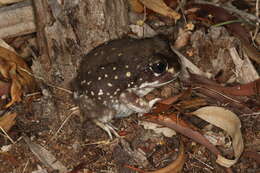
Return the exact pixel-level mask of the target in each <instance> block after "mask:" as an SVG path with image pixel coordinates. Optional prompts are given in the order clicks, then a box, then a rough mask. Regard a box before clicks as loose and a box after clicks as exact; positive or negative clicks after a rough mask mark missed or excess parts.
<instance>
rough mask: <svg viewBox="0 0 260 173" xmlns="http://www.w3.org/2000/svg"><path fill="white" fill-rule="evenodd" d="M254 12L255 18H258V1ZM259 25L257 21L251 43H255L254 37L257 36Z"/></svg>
mask: <svg viewBox="0 0 260 173" xmlns="http://www.w3.org/2000/svg"><path fill="white" fill-rule="evenodd" d="M255 10H256V12H255V16H256V17H257V18H258V17H259V0H256V4H255ZM259 23H260V22H259V21H257V22H256V27H255V33H254V35H253V39H252V40H253V42H254V41H255V39H256V36H257V34H258V32H259Z"/></svg>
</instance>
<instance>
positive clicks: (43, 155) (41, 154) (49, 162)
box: [23, 136, 67, 172]
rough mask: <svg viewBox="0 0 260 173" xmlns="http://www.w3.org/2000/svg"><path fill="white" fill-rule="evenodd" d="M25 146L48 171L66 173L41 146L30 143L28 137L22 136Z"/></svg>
mask: <svg viewBox="0 0 260 173" xmlns="http://www.w3.org/2000/svg"><path fill="white" fill-rule="evenodd" d="M23 139H24V140H25V142H26V144H27V145H28V146H29V148H30V150H31V151H32V152H33V154H34V155H35V156H36V157H37V158H38V159H39V160H40V161H41V163H42V164H44V166H46V167H47V168H49V169H50V170H52V171H53V170H59V172H67V168H66V167H65V166H64V165H63V164H62V163H61V162H60V161H59V160H57V159H56V157H55V156H54V155H53V154H52V153H51V152H50V151H48V150H46V149H45V148H43V147H42V146H40V145H38V144H36V143H34V142H32V141H31V140H30V139H29V138H28V137H26V136H24V137H23Z"/></svg>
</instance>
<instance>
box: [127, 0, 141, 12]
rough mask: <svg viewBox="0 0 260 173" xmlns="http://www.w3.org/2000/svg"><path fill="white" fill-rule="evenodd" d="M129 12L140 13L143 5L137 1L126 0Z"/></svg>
mask: <svg viewBox="0 0 260 173" xmlns="http://www.w3.org/2000/svg"><path fill="white" fill-rule="evenodd" d="M128 2H129V4H130V7H131V10H132V11H133V12H136V13H142V12H143V11H144V5H143V4H142V3H141V2H140V1H139V0H128Z"/></svg>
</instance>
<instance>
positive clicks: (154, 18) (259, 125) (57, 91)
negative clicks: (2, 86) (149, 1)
mask: <svg viewBox="0 0 260 173" xmlns="http://www.w3.org/2000/svg"><path fill="white" fill-rule="evenodd" d="M223 2H224V1H223ZM235 2H238V1H235ZM243 2H244V3H245V4H247V5H248V8H247V9H246V10H245V11H246V12H247V13H249V14H252V15H255V4H256V1H250V0H244V1H243ZM257 2H258V1H257ZM258 3H259V2H258ZM172 6H176V4H175V5H174V4H172ZM243 7H245V5H244V6H243ZM241 10H244V9H241ZM214 15H215V14H214ZM140 16H141V18H143V13H142V14H140V15H139V17H138V19H139V18H140ZM214 17H215V16H214ZM133 18H134V17H133ZM201 18H202V17H201V16H196V17H194V18H193V19H194V21H193V25H194V26H191V27H194V28H193V29H191V30H185V28H187V27H189V26H187V23H185V22H184V19H181V22H179V23H178V24H176V25H174V24H173V23H174V22H173V20H170V19H169V18H167V17H163V16H161V15H158V14H156V13H154V12H152V11H148V14H147V19H146V21H145V23H146V24H147V25H148V26H149V28H151V29H152V30H153V31H154V32H157V33H166V35H167V37H168V39H170V40H171V41H172V42H171V44H172V45H174V46H176V44H178V45H179V46H180V48H179V49H178V50H179V51H180V52H182V54H183V55H185V56H187V57H189V59H190V61H191V62H192V63H193V64H195V65H196V66H198V67H199V69H201V70H202V71H203V74H206V75H207V74H211V77H210V80H211V81H214V85H211V84H212V83H206V85H207V86H209V88H210V86H211V87H212V88H210V89H216V90H217V88H213V86H218V87H219V88H220V86H237V85H239V84H240V83H239V81H238V80H237V79H238V77H237V76H239V75H237V74H235V72H234V71H236V70H237V69H236V63H234V62H233V59H232V58H233V57H232V55H230V52H229V51H230V50H231V49H232V48H236V50H237V52H238V54H239V55H241V56H242V55H244V54H243V53H241V52H242V51H243V49H244V41H241V40H243V39H241V37H243V36H237V33H234V31H233V30H232V29H230V28H228V27H226V26H225V25H223V26H220V27H211V28H210V27H209V25H211V23H210V24H209V23H208V22H209V21H208V19H201ZM258 18H259V17H258ZM196 19H199V20H196ZM186 20H189V21H192V20H191V18H187V19H186ZM191 23H192V22H191ZM217 23H220V22H217ZM258 24H259V23H258ZM161 25H162V26H161ZM173 25H174V27H173ZM244 27H245V28H246V29H248V30H249V31H250V32H253V31H254V29H255V27H257V26H255V25H249V24H248V25H246V24H244ZM258 28H259V25H258ZM180 30H182V31H180ZM230 30H231V32H230ZM232 32H233V33H232ZM146 34H148V35H149V34H152V32H151V31H147V33H146ZM132 35H135V36H136V35H138V33H134V32H133V31H132V32H130V33H129V36H132ZM185 35H188V38H186V36H185ZM181 36H182V39H181V40H182V41H183V40H186V41H183V42H177V41H176V40H178V38H180V37H181ZM35 38H36V34H35V33H34V34H28V35H25V36H19V37H17V38H11V39H10V38H8V39H5V41H6V42H7V43H8V44H10V45H11V46H13V47H14V48H15V49H16V51H17V52H18V54H23V53H24V52H26V51H25V49H26V48H28V47H30V48H32V49H33V50H34V52H37V49H38V48H37V46H36V43H35ZM258 38H260V34H259V33H258ZM20 42H22V43H23V44H20ZM18 43H19V44H18ZM255 45H256V48H257V47H258V49H257V50H258V54H257V55H259V47H260V41H259V42H257V41H255ZM34 46H36V47H34ZM32 49H30V50H32ZM258 58H259V56H258ZM25 61H26V62H27V64H28V65H29V66H31V65H32V62H33V60H32V58H27V59H25ZM251 61H252V64H251V65H252V67H251V66H250V67H248V68H250V69H251V68H253V69H255V72H256V74H257V73H258V74H259V72H260V64H259V63H258V62H256V61H255V60H252V59H251ZM246 72H247V71H246ZM2 76H3V75H2ZM247 76H251V73H249V72H248V73H246V74H243V75H241V76H239V77H240V80H245V78H246V77H247ZM246 79H247V78H246ZM258 79H259V77H258ZM258 79H248V80H251V81H257V80H258ZM258 81H259V80H258ZM36 83H37V85H38V90H37V91H35V92H34V93H33V95H32V94H28V93H27V94H24V97H23V99H22V101H21V102H19V103H15V104H14V105H13V106H11V107H10V108H8V109H2V110H1V114H2V115H3V114H5V113H6V112H16V113H17V117H16V120H15V123H14V125H13V126H12V128H11V129H10V130H9V131H8V132H7V133H8V135H6V134H4V133H3V132H2V133H1V136H0V148H1V151H0V173H56V172H57V173H58V172H64V173H65V172H66V173H92V172H93V173H94V172H97V173H101V172H106V173H134V172H140V173H144V172H149V171H155V173H163V171H162V172H160V168H163V167H166V166H167V165H169V164H171V163H172V162H174V160H176V158H178V155H179V153H180V148H181V147H180V146H181V145H182V143H183V144H184V153H185V154H184V155H185V160H184V165H183V169H182V172H184V173H190V172H194V173H210V172H212V173H213V172H214V173H221V172H232V171H233V172H241V173H257V172H260V162H259V152H260V118H259V116H260V114H259V110H260V102H259V100H260V99H259V91H260V87H259V82H258V83H256V87H255V88H256V90H257V91H256V92H255V93H253V94H251V95H247V96H241V97H240V96H239V97H232V99H231V101H230V100H229V101H227V100H225V99H226V98H227V97H229V96H230V95H228V94H230V93H231V92H229V93H228V94H227V93H226V92H224V90H217V91H218V92H220V91H223V93H221V94H220V95H221V96H222V97H223V98H222V97H221V98H220V97H218V96H216V95H214V94H213V95H212V94H209V93H207V92H206V89H203V87H202V86H205V85H204V84H205V83H203V80H199V79H198V80H196V79H195V78H192V77H183V78H181V79H178V81H175V82H174V83H171V84H169V85H167V86H164V87H162V88H159V89H156V90H154V91H153V92H152V93H150V94H148V95H147V96H146V99H147V100H151V99H152V98H154V97H161V98H163V99H166V98H168V97H174V96H176V95H178V94H180V93H185V92H186V91H187V90H189V89H190V92H189V93H188V94H187V95H186V96H185V97H181V98H180V99H177V101H176V102H175V103H173V104H171V106H170V107H169V108H168V109H167V112H168V114H176V116H177V117H178V118H180V119H183V120H184V121H185V122H188V123H189V124H192V126H189V128H191V129H192V127H193V126H194V127H195V128H196V129H197V130H198V131H199V132H200V133H204V132H205V130H207V129H208V128H209V123H207V122H206V121H204V120H202V119H199V118H196V117H194V116H190V114H189V113H191V112H193V111H195V110H197V109H199V108H201V107H204V106H219V107H225V108H226V109H228V110H230V111H232V112H234V113H235V114H236V115H237V116H238V118H239V119H240V121H241V133H242V138H243V143H244V152H243V153H242V155H241V157H240V158H239V160H238V161H237V163H235V164H234V165H233V166H232V167H231V169H227V168H224V167H222V166H220V165H219V164H217V163H216V158H217V157H216V155H215V154H213V153H212V152H211V151H209V150H208V149H207V148H206V147H205V146H204V145H201V144H199V143H198V142H195V141H194V140H193V139H191V138H188V137H187V136H185V135H182V134H181V133H179V131H176V133H174V135H172V136H171V137H166V136H165V135H162V134H158V133H156V132H154V130H150V129H145V128H144V125H143V124H142V123H143V122H146V121H145V119H146V118H147V117H148V118H149V116H150V114H148V115H144V116H140V115H138V114H133V115H132V116H130V117H127V118H121V119H114V120H113V121H112V124H113V125H114V126H115V127H116V128H117V131H118V133H119V135H120V137H114V138H113V139H109V137H108V135H107V134H106V133H105V132H104V131H103V130H101V129H100V128H99V127H97V126H96V125H94V124H93V123H92V122H91V121H90V120H89V119H87V118H86V117H84V116H83V115H82V114H80V112H79V109H78V108H77V105H76V104H75V103H74V102H73V93H72V91H71V90H70V88H67V89H64V88H63V87H60V86H57V85H52V84H50V83H48V82H43V81H42V80H39V79H36ZM216 83H217V84H219V85H217V84H216ZM243 83H249V82H243ZM257 84H258V85H257ZM247 87H248V86H247ZM198 88H202V89H201V90H199V89H198ZM248 90H249V89H248ZM233 98H236V99H237V100H239V101H241V102H239V104H234V103H236V100H235V101H234V99H233ZM2 100H3V104H2V105H4V104H5V103H6V102H7V101H8V100H10V98H8V99H6V98H2ZM240 103H241V104H240ZM157 106H158V105H157ZM154 109H157V107H155V108H154ZM168 114H167V113H165V112H160V115H168ZM157 115H158V114H157ZM0 121H1V119H0ZM209 129H210V130H208V131H210V132H212V133H214V134H217V135H219V136H220V138H221V139H224V142H223V143H222V145H220V146H218V147H217V148H218V150H219V151H220V152H221V153H222V155H223V156H225V157H227V158H229V159H234V154H233V149H232V147H231V146H232V139H231V137H228V135H227V134H226V133H225V132H223V131H222V130H220V129H219V128H217V127H210V128H209ZM10 138H11V139H10ZM216 140H217V139H216ZM156 171H157V172H156ZM171 171H173V170H171Z"/></svg>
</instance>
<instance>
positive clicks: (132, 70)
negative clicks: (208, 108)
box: [72, 36, 180, 135]
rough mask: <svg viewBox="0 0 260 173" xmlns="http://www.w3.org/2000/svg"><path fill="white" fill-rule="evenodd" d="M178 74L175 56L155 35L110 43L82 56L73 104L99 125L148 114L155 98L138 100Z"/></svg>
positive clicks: (166, 44) (75, 81)
mask: <svg viewBox="0 0 260 173" xmlns="http://www.w3.org/2000/svg"><path fill="white" fill-rule="evenodd" d="M179 71H180V64H179V61H178V58H177V56H176V55H175V54H174V53H173V52H172V51H171V50H170V47H169V45H168V42H167V41H165V40H163V39H161V38H159V37H158V36H157V37H154V38H147V39H141V40H137V39H132V38H124V39H119V40H113V41H110V42H108V43H105V44H103V45H100V46H98V47H97V48H95V49H93V50H92V51H90V53H89V54H87V55H86V56H85V57H83V59H82V61H81V64H80V68H79V71H78V76H77V77H76V79H75V80H74V81H73V85H72V86H73V89H74V91H75V93H76V94H75V101H76V103H77V104H78V106H79V108H80V110H81V112H82V113H83V114H84V115H85V116H87V117H89V118H91V119H93V120H95V122H97V124H98V125H99V126H101V125H100V124H99V123H101V124H102V123H103V124H104V123H107V122H109V120H111V119H112V118H114V117H124V116H128V115H130V114H131V113H133V112H142V113H144V112H149V111H150V109H151V107H152V106H153V104H154V103H155V102H156V101H158V99H155V100H152V101H150V102H146V101H145V100H144V99H143V98H142V97H143V96H144V95H146V94H147V93H148V92H150V91H151V90H153V89H154V88H155V87H159V86H161V85H164V84H166V83H169V82H171V81H173V80H174V79H176V77H177V76H178V73H179ZM102 128H103V129H104V127H102ZM108 129H110V128H108ZM105 130H106V131H107V129H105ZM110 130H111V129H110ZM110 135H111V134H110Z"/></svg>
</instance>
